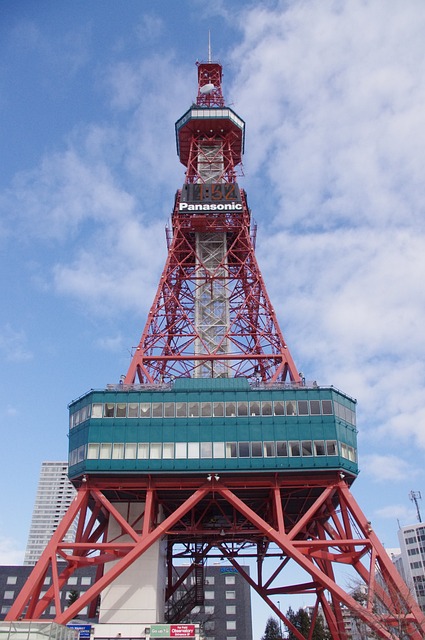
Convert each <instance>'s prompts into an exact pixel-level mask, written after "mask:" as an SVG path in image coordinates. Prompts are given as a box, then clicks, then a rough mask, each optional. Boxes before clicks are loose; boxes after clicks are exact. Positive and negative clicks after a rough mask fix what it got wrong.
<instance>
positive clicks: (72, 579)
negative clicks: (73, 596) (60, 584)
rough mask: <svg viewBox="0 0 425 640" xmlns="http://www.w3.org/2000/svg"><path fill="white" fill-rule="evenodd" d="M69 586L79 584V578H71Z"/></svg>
mask: <svg viewBox="0 0 425 640" xmlns="http://www.w3.org/2000/svg"><path fill="white" fill-rule="evenodd" d="M68 584H69V585H71V584H78V578H77V576H71V577H70V578H68Z"/></svg>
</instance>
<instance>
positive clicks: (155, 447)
mask: <svg viewBox="0 0 425 640" xmlns="http://www.w3.org/2000/svg"><path fill="white" fill-rule="evenodd" d="M161 450H162V444H161V443H160V442H151V446H150V448H149V457H150V458H151V460H159V459H160V458H161V453H162V451H161Z"/></svg>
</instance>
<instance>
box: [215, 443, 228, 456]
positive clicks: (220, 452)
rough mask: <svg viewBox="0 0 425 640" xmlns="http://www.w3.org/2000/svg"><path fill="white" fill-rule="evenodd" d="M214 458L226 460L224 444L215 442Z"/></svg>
mask: <svg viewBox="0 0 425 640" xmlns="http://www.w3.org/2000/svg"><path fill="white" fill-rule="evenodd" d="M213 456H214V458H225V452H224V442H213Z"/></svg>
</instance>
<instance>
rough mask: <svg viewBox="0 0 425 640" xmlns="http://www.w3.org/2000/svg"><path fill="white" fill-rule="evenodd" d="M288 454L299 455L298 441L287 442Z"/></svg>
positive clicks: (294, 456) (293, 456) (295, 456)
mask: <svg viewBox="0 0 425 640" xmlns="http://www.w3.org/2000/svg"><path fill="white" fill-rule="evenodd" d="M289 455H290V456H291V457H292V458H297V457H298V456H300V455H301V447H300V443H299V442H297V441H296V440H294V441H292V442H290V443H289Z"/></svg>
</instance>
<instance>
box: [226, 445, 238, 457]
mask: <svg viewBox="0 0 425 640" xmlns="http://www.w3.org/2000/svg"><path fill="white" fill-rule="evenodd" d="M237 455H238V453H237V448H236V442H226V458H237Z"/></svg>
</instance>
